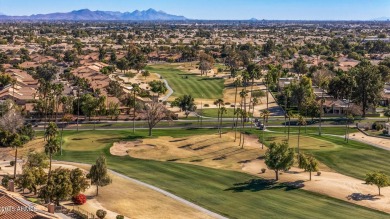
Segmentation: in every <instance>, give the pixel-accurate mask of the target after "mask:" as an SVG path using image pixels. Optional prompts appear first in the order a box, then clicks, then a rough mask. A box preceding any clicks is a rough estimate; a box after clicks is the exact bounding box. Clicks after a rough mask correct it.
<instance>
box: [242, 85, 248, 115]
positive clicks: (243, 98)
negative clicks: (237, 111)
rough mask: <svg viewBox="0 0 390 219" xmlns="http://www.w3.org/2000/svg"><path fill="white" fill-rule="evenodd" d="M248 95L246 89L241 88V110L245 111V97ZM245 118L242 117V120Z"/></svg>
mask: <svg viewBox="0 0 390 219" xmlns="http://www.w3.org/2000/svg"><path fill="white" fill-rule="evenodd" d="M247 96H248V91H247V90H246V89H243V90H242V91H241V92H240V97H241V109H242V107H244V109H242V111H244V112H246V97H247ZM245 119H246V117H244V120H245Z"/></svg>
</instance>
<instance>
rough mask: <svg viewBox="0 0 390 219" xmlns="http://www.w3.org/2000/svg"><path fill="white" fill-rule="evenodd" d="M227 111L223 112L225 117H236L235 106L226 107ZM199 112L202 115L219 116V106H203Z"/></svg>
mask: <svg viewBox="0 0 390 219" xmlns="http://www.w3.org/2000/svg"><path fill="white" fill-rule="evenodd" d="M226 111H227V113H225V114H223V117H225V118H232V117H234V109H233V108H227V109H226ZM197 113H198V114H199V115H202V116H204V117H215V118H217V117H218V108H210V109H207V108H206V109H205V108H203V109H202V110H200V109H198V110H197Z"/></svg>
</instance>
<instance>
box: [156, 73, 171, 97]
mask: <svg viewBox="0 0 390 219" xmlns="http://www.w3.org/2000/svg"><path fill="white" fill-rule="evenodd" d="M156 75H158V77H159V78H161V75H159V74H156ZM162 81H163V82H164V83H165V86H167V88H168V94H167V95H165V96H164V97H163V98H161V101H162V102H164V101H167V100H168V98H169V97H170V96H171V95H172V94H173V89H172V88H171V87H170V86H169V84H168V81H167V80H165V79H162Z"/></svg>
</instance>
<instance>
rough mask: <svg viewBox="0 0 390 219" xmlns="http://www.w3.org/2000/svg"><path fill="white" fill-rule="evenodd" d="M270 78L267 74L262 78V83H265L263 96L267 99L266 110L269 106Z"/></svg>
mask: <svg viewBox="0 0 390 219" xmlns="http://www.w3.org/2000/svg"><path fill="white" fill-rule="evenodd" d="M270 77H271V75H270V74H269V73H267V74H266V75H265V78H264V83H265V89H266V90H265V91H266V92H265V96H266V97H267V109H268V105H269V81H270Z"/></svg>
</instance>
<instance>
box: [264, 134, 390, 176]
mask: <svg viewBox="0 0 390 219" xmlns="http://www.w3.org/2000/svg"><path fill="white" fill-rule="evenodd" d="M339 131H341V130H339ZM328 132H329V133H333V134H334V133H337V132H338V131H337V128H328ZM265 135H266V137H265V139H266V144H269V143H271V142H273V141H283V140H285V139H286V137H285V136H286V135H285V134H281V133H266V134H265ZM260 136H261V135H260ZM289 144H290V146H291V147H297V134H296V133H294V134H292V135H290V142H289ZM300 145H301V147H300V148H301V149H302V150H304V151H306V152H308V153H311V154H313V155H315V157H316V158H317V159H318V160H319V161H321V162H322V163H324V164H325V165H327V166H328V167H330V168H331V169H333V170H336V171H337V172H340V173H342V174H345V175H348V176H352V177H355V178H359V179H364V178H365V175H366V174H367V173H369V172H372V171H383V172H385V173H386V174H387V175H390V165H389V158H390V151H386V150H383V149H380V148H376V147H374V146H370V145H367V144H364V143H360V142H357V141H352V140H350V141H349V143H346V142H345V141H344V138H341V137H334V136H326V135H323V136H321V137H320V136H318V135H313V134H308V135H305V134H304V133H303V132H302V135H301V144H300Z"/></svg>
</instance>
